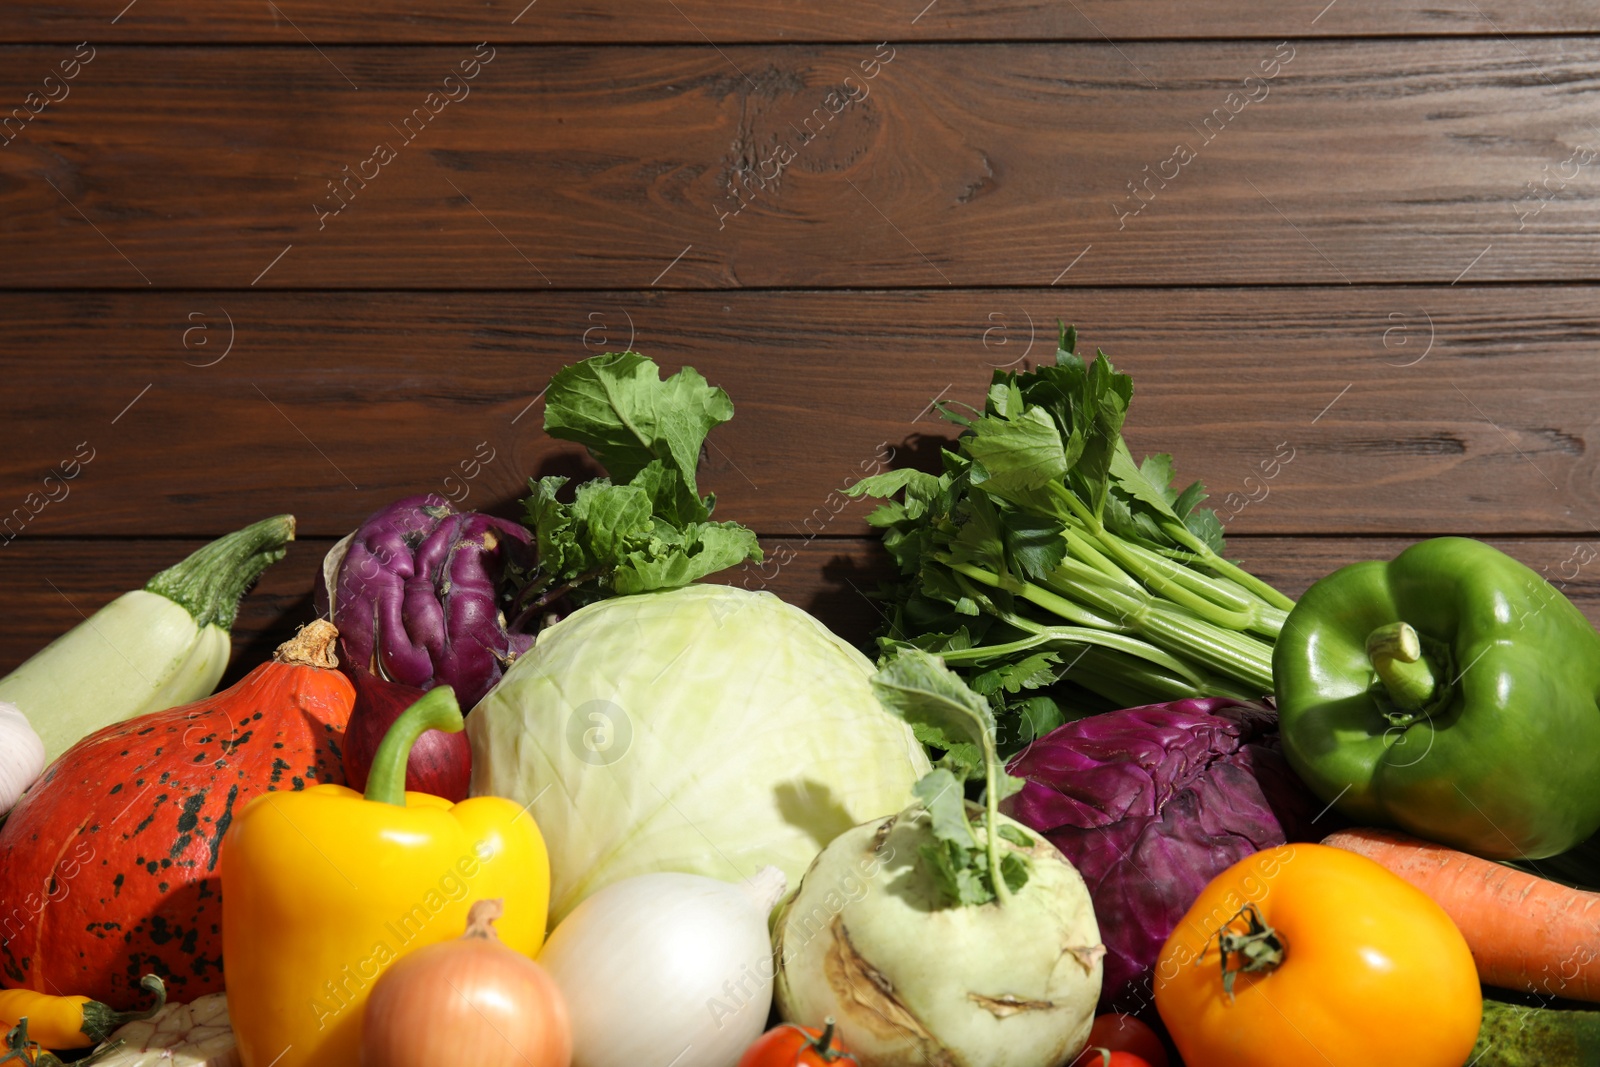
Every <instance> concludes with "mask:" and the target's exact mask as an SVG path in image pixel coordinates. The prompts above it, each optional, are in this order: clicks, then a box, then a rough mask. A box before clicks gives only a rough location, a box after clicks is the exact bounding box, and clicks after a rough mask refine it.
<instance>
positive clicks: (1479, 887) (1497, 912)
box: [1322, 830, 1600, 1001]
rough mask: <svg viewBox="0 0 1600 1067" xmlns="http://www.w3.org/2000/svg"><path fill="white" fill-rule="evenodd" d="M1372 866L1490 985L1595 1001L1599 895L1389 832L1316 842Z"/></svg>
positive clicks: (1599, 980)
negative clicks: (1441, 921)
mask: <svg viewBox="0 0 1600 1067" xmlns="http://www.w3.org/2000/svg"><path fill="white" fill-rule="evenodd" d="M1322 843H1323V844H1325V845H1332V846H1334V847H1335V848H1342V849H1346V850H1348V851H1350V852H1355V853H1358V854H1360V855H1362V856H1365V857H1367V858H1368V859H1370V860H1374V861H1376V862H1377V863H1379V864H1380V865H1382V866H1384V867H1386V868H1388V869H1389V870H1390V871H1393V872H1394V873H1395V874H1398V875H1399V876H1400V877H1401V878H1404V879H1405V880H1406V881H1408V882H1410V883H1411V884H1412V885H1414V886H1416V887H1417V888H1418V889H1420V890H1422V891H1423V892H1424V893H1426V894H1428V896H1430V897H1432V898H1433V899H1434V901H1435V902H1436V903H1438V905H1439V906H1440V907H1442V908H1443V909H1444V910H1445V914H1447V915H1449V916H1450V918H1451V919H1452V920H1454V922H1455V924H1456V926H1457V927H1458V928H1460V930H1461V933H1462V936H1464V937H1465V938H1466V939H1467V947H1468V948H1470V949H1471V950H1472V958H1473V960H1474V961H1475V962H1476V963H1477V965H1478V977H1479V978H1480V979H1481V980H1482V981H1483V982H1484V983H1486V984H1488V985H1495V986H1500V987H1502V988H1505V989H1521V990H1524V991H1526V992H1529V993H1539V994H1548V995H1552V996H1558V997H1571V998H1572V999H1574V1000H1588V1001H1600V893H1586V892H1584V891H1583V890H1581V889H1571V888H1568V887H1567V886H1564V885H1560V884H1558V883H1556V882H1551V881H1548V880H1546V879H1544V878H1538V877H1536V876H1534V875H1531V874H1527V873H1525V872H1523V871H1519V870H1516V869H1515V868H1512V867H1506V866H1503V865H1502V864H1499V863H1493V862H1491V861H1489V860H1485V859H1479V858H1478V857H1477V856H1471V855H1468V854H1467V853H1465V852H1457V851H1456V850H1454V849H1451V848H1446V847H1444V846H1443V845H1435V844H1433V843H1432V842H1428V841H1419V840H1417V839H1416V838H1414V837H1407V836H1405V835H1404V834H1398V833H1393V832H1391V831H1388V830H1341V831H1339V832H1338V833H1336V834H1332V835H1330V836H1329V837H1327V838H1325V839H1324V840H1323V842H1322Z"/></svg>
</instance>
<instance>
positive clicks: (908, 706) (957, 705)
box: [872, 649, 994, 749]
mask: <svg viewBox="0 0 1600 1067" xmlns="http://www.w3.org/2000/svg"><path fill="white" fill-rule="evenodd" d="M872 691H873V692H874V693H876V694H877V697H878V701H879V702H880V703H881V704H883V706H884V707H886V708H888V709H889V710H890V711H892V712H894V714H896V715H898V716H899V717H900V718H902V719H904V720H905V721H906V722H909V723H910V724H911V725H912V726H913V727H914V728H915V727H921V728H922V729H923V730H925V731H927V733H928V734H929V735H937V736H940V737H943V738H945V739H946V740H947V741H948V743H940V745H939V747H940V748H946V749H947V748H950V747H951V746H952V745H956V744H959V743H961V742H963V741H968V742H971V743H974V744H977V745H980V746H982V745H983V744H984V743H985V742H986V741H988V740H992V738H993V736H994V713H993V712H992V711H990V709H989V702H988V701H987V700H985V699H983V698H982V697H980V696H979V695H978V694H976V693H974V692H973V691H972V690H971V689H969V688H967V685H966V683H965V682H963V681H962V680H961V679H960V678H959V677H957V676H956V674H955V673H954V672H952V671H951V670H950V668H948V667H946V666H945V665H944V664H943V663H942V662H940V660H939V658H938V657H937V656H934V655H931V654H929V653H927V652H923V651H921V650H919V649H905V650H903V651H901V652H900V653H899V654H898V655H896V656H895V657H894V658H893V659H891V660H889V662H888V663H886V664H885V665H884V666H883V667H882V669H880V670H879V671H878V673H876V674H874V675H873V676H872Z"/></svg>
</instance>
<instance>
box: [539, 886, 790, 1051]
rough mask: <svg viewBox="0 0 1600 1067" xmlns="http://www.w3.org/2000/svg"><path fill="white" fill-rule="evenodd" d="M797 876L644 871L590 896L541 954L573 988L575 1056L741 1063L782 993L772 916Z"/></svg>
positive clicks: (566, 990) (569, 990)
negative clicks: (734, 877)
mask: <svg viewBox="0 0 1600 1067" xmlns="http://www.w3.org/2000/svg"><path fill="white" fill-rule="evenodd" d="M785 888H786V881H785V879H784V876H783V872H782V871H780V870H778V868H776V867H763V868H762V869H761V870H760V871H758V872H757V873H756V875H755V876H754V877H753V878H751V879H749V880H748V881H746V882H743V883H739V884H731V883H728V882H719V881H717V880H716V879H715V878H705V877H702V876H700V875H696V874H676V873H660V874H642V875H638V876H636V877H633V878H625V879H623V880H622V881H620V882H613V883H612V884H611V885H609V886H606V887H605V888H604V889H602V890H600V891H599V892H597V893H595V894H593V895H592V896H589V897H587V898H586V899H585V900H584V901H583V903H581V904H579V905H578V906H577V907H576V908H574V909H573V910H572V913H571V914H569V915H568V916H567V917H566V919H564V920H562V922H561V924H560V925H559V926H557V927H556V929H555V932H554V933H552V934H551V935H550V940H549V941H547V942H546V943H545V946H544V950H543V951H542V952H541V953H540V954H539V963H540V964H541V965H542V966H544V968H545V969H546V970H548V971H549V972H550V974H551V976H552V977H554V978H555V980H556V984H557V985H558V986H560V987H561V991H562V993H563V994H565V996H566V1000H567V1008H568V1011H569V1012H570V1014H571V1018H572V1065H573V1067H669V1065H672V1067H691V1065H692V1067H734V1065H735V1064H736V1063H738V1061H739V1057H740V1055H741V1054H742V1053H743V1052H744V1050H745V1048H746V1047H747V1046H748V1045H749V1044H750V1043H751V1042H752V1041H754V1040H755V1039H756V1038H757V1037H759V1036H760V1035H761V1031H762V1030H763V1029H764V1028H765V1026H766V1022H767V1013H768V1010H769V1009H770V1007H771V1004H772V978H773V970H774V967H773V960H772V945H771V942H770V940H769V939H768V934H767V916H768V913H769V912H771V910H772V907H773V905H774V904H776V903H777V902H778V899H779V898H780V897H781V896H783V892H784V889H785Z"/></svg>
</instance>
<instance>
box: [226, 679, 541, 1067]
mask: <svg viewBox="0 0 1600 1067" xmlns="http://www.w3.org/2000/svg"><path fill="white" fill-rule="evenodd" d="M462 726H463V723H462V719H461V712H460V709H459V708H458V707H457V706H456V699H455V694H454V693H453V692H451V690H450V688H449V687H448V686H440V687H439V688H437V689H432V690H429V691H428V693H427V694H426V695H424V696H423V697H422V698H421V699H420V700H418V701H417V702H416V703H415V704H413V705H412V706H411V707H410V708H408V709H406V711H405V713H404V714H402V715H401V716H400V718H398V719H396V720H395V723H394V725H393V726H392V727H390V729H389V732H388V734H386V735H385V736H384V739H383V743H382V744H381V745H379V747H378V751H377V754H376V755H375V756H374V757H373V764H372V770H371V773H370V774H369V775H368V778H367V789H366V795H365V796H363V795H362V794H360V793H357V792H355V791H354V790H352V789H347V788H345V787H344V786H340V785H317V786H312V787H311V788H309V789H306V790H304V791H301V792H282V793H264V794H262V795H261V796H259V797H257V798H256V799H255V800H252V801H251V802H250V803H249V804H248V805H246V807H245V808H244V810H243V811H241V812H240V813H239V814H238V815H237V816H236V817H235V818H234V820H233V825H232V826H231V827H229V828H228V832H227V834H226V836H225V837H224V839H223V842H222V855H221V866H222V898H223V900H224V901H225V902H226V903H225V906H224V907H223V909H222V958H223V975H224V978H225V980H226V982H227V987H228V1013H229V1017H230V1018H231V1020H232V1023H233V1030H234V1034H235V1036H236V1037H237V1039H238V1046H239V1053H240V1056H241V1058H242V1059H243V1062H244V1067H351V1065H353V1064H355V1063H357V1062H358V1061H359V1059H360V1047H361V1016H362V1011H363V1009H364V1007H365V1005H366V1001H367V995H368V994H369V993H370V992H371V990H372V985H373V983H374V982H376V981H377V980H378V977H379V975H381V974H382V973H383V972H384V971H385V970H386V969H387V968H388V966H389V965H390V964H391V963H393V962H394V961H395V960H397V959H399V958H400V957H401V956H404V955H405V954H407V953H409V952H412V951H415V950H416V949H419V948H421V947H422V946H424V945H430V944H434V943H435V942H439V941H447V940H449V939H451V938H456V937H460V936H461V931H462V930H463V929H465V927H466V922H467V909H468V907H470V906H471V904H472V902H473V901H474V900H484V899H488V898H492V897H502V898H504V900H505V915H504V917H503V918H502V919H501V920H500V922H499V923H498V924H497V927H496V929H497V930H498V932H499V934H500V939H501V940H502V941H504V942H505V943H506V944H507V945H510V946H511V947H512V948H514V949H516V950H518V951H519V952H523V953H525V954H527V955H529V956H533V955H535V954H536V953H537V952H538V951H539V946H540V945H541V944H543V942H544V930H545V921H546V919H547V917H548V911H549V907H550V860H549V856H548V853H547V852H546V851H545V845H544V838H543V837H542V836H541V835H540V833H539V828H538V826H536V825H535V824H534V821H533V817H532V816H531V815H529V814H528V813H527V810H526V809H524V808H522V807H520V806H519V805H517V804H515V803H513V802H512V801H510V800H506V799H504V798H502V797H473V798H471V799H469V800H465V801H462V802H461V803H460V804H454V805H452V804H451V803H450V802H449V801H447V800H444V799H442V798H440V797H434V796H428V795H427V794H425V793H408V792H405V789H404V786H405V772H406V760H407V758H408V757H409V755H410V753H411V746H412V744H413V743H414V742H415V741H416V739H417V737H418V736H420V735H421V734H422V732H423V731H425V730H429V729H439V730H445V731H447V732H452V733H453V732H457V731H459V730H461V729H462Z"/></svg>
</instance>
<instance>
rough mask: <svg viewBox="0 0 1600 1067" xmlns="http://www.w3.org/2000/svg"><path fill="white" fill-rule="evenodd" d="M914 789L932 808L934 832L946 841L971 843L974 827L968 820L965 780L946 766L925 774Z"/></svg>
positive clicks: (931, 816)
mask: <svg viewBox="0 0 1600 1067" xmlns="http://www.w3.org/2000/svg"><path fill="white" fill-rule="evenodd" d="M911 793H912V795H913V796H915V797H916V798H917V799H918V800H920V801H922V806H923V807H924V808H927V809H928V817H929V819H930V820H932V825H933V836H934V837H937V838H940V839H942V840H945V841H956V842H959V843H961V844H963V845H971V844H972V843H973V842H972V827H971V826H970V825H969V824H968V823H967V801H966V794H965V793H964V792H963V791H962V788H961V782H960V781H958V780H957V779H956V776H955V775H953V774H951V773H950V772H949V771H947V770H945V769H944V768H942V767H941V768H939V769H937V770H934V771H930V772H929V773H927V774H925V775H923V776H922V778H921V780H919V781H918V782H917V784H916V785H915V786H913V787H912V790H911Z"/></svg>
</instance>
